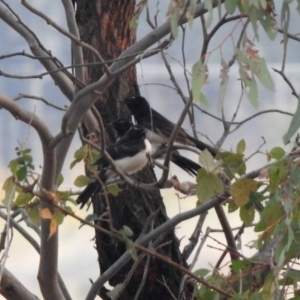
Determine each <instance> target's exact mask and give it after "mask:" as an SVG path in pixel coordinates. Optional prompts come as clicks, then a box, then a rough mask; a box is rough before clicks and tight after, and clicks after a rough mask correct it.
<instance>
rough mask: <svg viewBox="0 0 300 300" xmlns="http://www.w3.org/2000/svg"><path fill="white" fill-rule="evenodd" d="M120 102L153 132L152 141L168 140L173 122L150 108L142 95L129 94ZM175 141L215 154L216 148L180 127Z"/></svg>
mask: <svg viewBox="0 0 300 300" xmlns="http://www.w3.org/2000/svg"><path fill="white" fill-rule="evenodd" d="M122 102H124V103H125V104H126V105H127V107H128V108H129V110H130V112H131V113H132V115H133V116H134V118H135V120H136V122H137V124H139V125H142V126H143V127H145V128H147V129H148V130H151V131H152V132H153V133H152V135H153V136H152V137H151V140H152V141H154V140H155V141H157V143H160V144H163V143H166V142H168V140H169V138H170V136H171V134H172V131H173V129H174V126H175V124H174V123H173V122H171V121H169V120H168V119H166V118H165V117H164V116H163V115H161V114H160V113H159V112H157V111H156V110H154V109H152V108H151V107H150V105H149V103H148V101H147V100H146V99H145V98H144V97H142V96H138V95H136V96H130V97H127V98H125V99H124V100H123V101H122ZM175 141H176V142H177V143H180V144H184V145H190V146H193V147H196V148H198V149H199V150H204V149H207V150H208V151H209V152H210V153H211V154H212V155H213V156H216V155H217V150H216V149H215V148H214V147H212V146H209V145H207V144H206V143H204V142H201V141H199V140H197V139H195V138H194V137H192V136H190V135H189V134H187V133H186V132H185V131H184V130H183V129H182V128H180V129H179V130H178V132H177V136H176V139H175Z"/></svg>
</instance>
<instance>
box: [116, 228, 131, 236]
mask: <svg viewBox="0 0 300 300" xmlns="http://www.w3.org/2000/svg"><path fill="white" fill-rule="evenodd" d="M119 232H120V233H121V234H122V236H126V237H132V236H133V231H132V230H131V228H129V227H128V226H126V225H123V228H122V229H120V230H119Z"/></svg>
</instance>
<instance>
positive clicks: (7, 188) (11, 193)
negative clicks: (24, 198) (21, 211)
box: [2, 176, 16, 205]
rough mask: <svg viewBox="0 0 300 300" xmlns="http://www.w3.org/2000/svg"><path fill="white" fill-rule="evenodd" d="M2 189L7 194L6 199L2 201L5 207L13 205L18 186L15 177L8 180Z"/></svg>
mask: <svg viewBox="0 0 300 300" xmlns="http://www.w3.org/2000/svg"><path fill="white" fill-rule="evenodd" d="M2 189H3V190H4V192H5V197H4V199H3V200H2V203H3V204H4V205H7V204H8V203H11V202H12V200H13V199H14V198H15V191H16V185H15V182H14V178H13V176H10V177H8V178H6V180H5V181H4V183H3V186H2Z"/></svg>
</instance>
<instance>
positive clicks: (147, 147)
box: [76, 125, 151, 208]
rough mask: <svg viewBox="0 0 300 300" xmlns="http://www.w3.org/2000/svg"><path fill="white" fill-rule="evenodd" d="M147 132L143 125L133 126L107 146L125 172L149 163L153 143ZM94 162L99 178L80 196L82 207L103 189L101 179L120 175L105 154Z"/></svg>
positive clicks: (104, 180) (107, 150)
mask: <svg viewBox="0 0 300 300" xmlns="http://www.w3.org/2000/svg"><path fill="white" fill-rule="evenodd" d="M146 132H147V131H146V129H145V128H143V127H142V126H138V125H136V126H132V127H130V129H129V130H128V131H127V132H126V134H125V135H124V136H123V137H122V138H120V139H119V140H118V141H117V142H116V143H114V144H110V145H108V146H107V147H106V148H105V150H106V152H107V153H108V154H109V155H110V156H111V158H112V159H113V161H114V163H115V165H116V166H117V167H118V168H119V169H120V170H121V171H123V172H124V173H126V174H133V173H136V172H137V171H139V170H141V169H142V168H144V167H145V166H146V165H147V163H148V154H150V153H151V143H150V142H149V141H148V139H147V138H146ZM94 164H95V165H98V167H99V170H100V171H99V174H98V178H96V179H95V180H94V181H93V182H91V183H89V184H88V185H87V186H86V188H85V189H84V190H83V191H82V193H81V194H80V195H79V196H78V198H77V200H76V202H77V203H78V204H81V206H80V208H82V207H83V206H84V205H85V204H86V203H87V201H88V200H89V198H90V197H91V196H92V195H93V194H94V193H96V192H99V191H100V190H101V189H102V185H101V183H100V181H102V182H103V183H105V182H106V181H107V180H108V179H109V178H113V177H116V176H117V175H118V174H117V173H116V172H115V171H114V170H113V169H112V167H111V166H110V164H109V162H108V161H107V159H106V158H105V157H104V156H101V157H100V158H99V159H98V160H97V161H96V162H95V163H94Z"/></svg>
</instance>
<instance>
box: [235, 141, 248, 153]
mask: <svg viewBox="0 0 300 300" xmlns="http://www.w3.org/2000/svg"><path fill="white" fill-rule="evenodd" d="M245 149H246V142H245V140H244V139H242V140H240V141H239V142H238V144H237V146H236V152H237V153H240V154H243V153H244V152H245Z"/></svg>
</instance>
